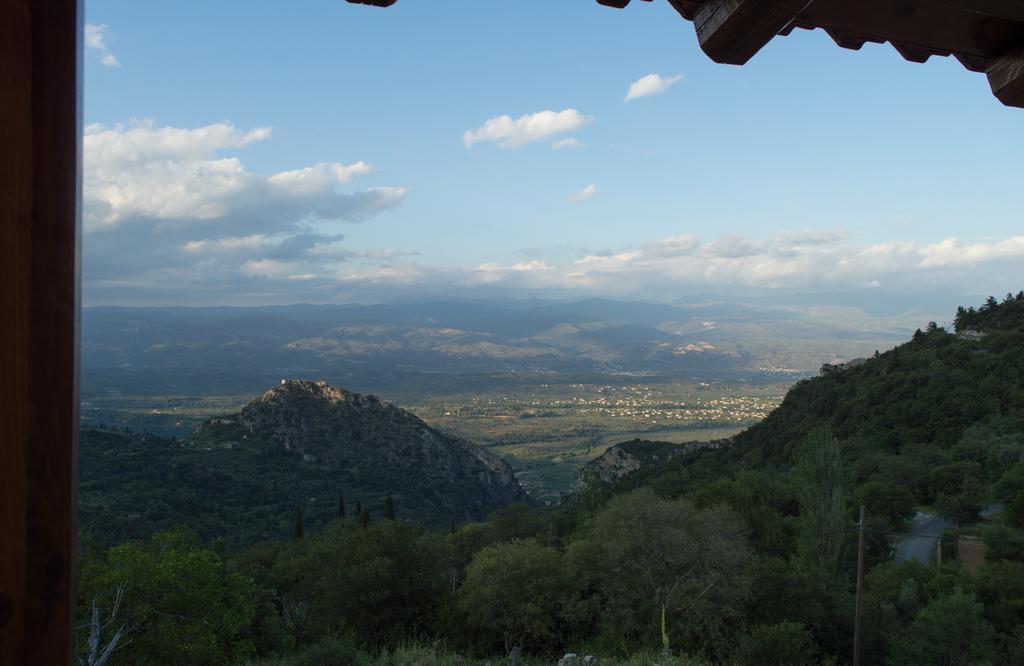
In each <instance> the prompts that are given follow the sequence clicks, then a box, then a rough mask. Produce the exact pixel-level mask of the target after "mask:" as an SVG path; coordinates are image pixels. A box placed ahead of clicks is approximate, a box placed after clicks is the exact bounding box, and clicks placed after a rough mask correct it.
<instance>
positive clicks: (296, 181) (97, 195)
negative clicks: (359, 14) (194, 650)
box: [83, 121, 407, 293]
mask: <svg viewBox="0 0 1024 666" xmlns="http://www.w3.org/2000/svg"><path fill="white" fill-rule="evenodd" d="M270 136H271V130H270V128H267V127H258V128H255V129H251V130H241V129H238V128H236V127H234V126H233V125H231V124H230V123H226V122H222V123H215V124H213V125H207V126H205V127H197V128H176V127H159V126H157V125H156V124H155V123H154V122H153V121H142V122H134V123H131V124H127V125H115V126H104V125H92V126H90V127H88V128H87V129H86V132H85V136H84V160H83V162H84V164H83V175H84V183H83V201H84V214H83V218H84V223H85V232H86V233H85V239H84V251H85V258H86V260H85V269H86V270H85V279H86V287H87V291H88V290H91V289H101V290H102V289H107V290H110V289H124V288H126V287H125V286H124V285H127V284H137V285H150V288H152V289H156V290H158V289H167V288H168V285H181V286H182V289H184V290H185V292H186V293H188V291H189V290H190V289H197V290H200V291H206V292H223V293H235V292H238V293H241V292H243V291H245V289H247V288H251V286H252V284H253V281H254V280H256V281H257V282H258V283H259V284H260V285H261V288H265V287H266V283H267V281H271V282H273V281H275V280H284V281H301V282H303V283H308V282H309V281H311V280H314V279H316V280H320V281H321V283H322V284H323V285H327V284H329V283H330V282H331V281H332V280H333V279H334V276H335V275H336V274H337V272H338V266H339V265H340V264H343V263H347V262H357V263H361V264H376V263H382V262H383V263H388V262H393V261H394V260H395V257H397V256H399V255H397V254H388V253H386V252H377V251H369V252H364V253H363V254H362V255H360V254H359V253H357V252H354V251H350V250H347V249H345V248H344V247H342V246H341V244H340V243H341V241H342V239H343V236H342V235H341V234H340V233H338V232H337V229H336V226H337V224H338V223H339V222H357V221H363V220H367V219H370V218H372V217H374V216H376V215H378V214H380V213H381V212H383V211H386V210H388V209H391V208H395V207H397V206H399V205H401V204H402V202H403V201H404V200H405V197H406V193H407V191H406V189H405V188H403V187H381V186H378V187H369V188H366V189H362V190H354V191H343V190H342V187H343V186H345V185H348V184H350V183H351V181H353V180H355V179H356V178H360V177H366V176H368V175H370V174H371V173H372V172H373V168H372V167H371V166H370V165H369V164H367V163H366V162H363V161H354V162H351V163H341V162H322V163H318V164H314V165H311V166H307V167H301V168H297V169H290V170H286V171H280V172H278V173H274V174H271V175H269V176H264V175H261V174H257V173H254V172H251V171H249V170H248V169H246V167H245V165H244V164H243V162H242V160H241V159H240V158H239V157H237V156H235V155H225V154H224V153H225V152H228V151H234V150H239V149H244V148H245V147H246V146H249V145H251V144H252V143H255V142H259V141H265V140H268V139H269V138H270ZM158 285H163V286H158ZM247 285H248V287H247ZM261 293H262V292H261Z"/></svg>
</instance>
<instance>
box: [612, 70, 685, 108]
mask: <svg viewBox="0 0 1024 666" xmlns="http://www.w3.org/2000/svg"><path fill="white" fill-rule="evenodd" d="M682 80H683V75H682V74H677V75H675V76H668V77H662V76H661V75H660V74H648V75H647V76H641V77H640V78H639V79H637V80H636V81H634V82H633V83H631V84H630V85H629V91H628V92H626V100H625V101H627V102H631V101H633V100H634V99H639V98H641V97H647V96H648V95H659V94H661V93H663V92H665V91H666V90H668V89H669V88H671V87H672V86H674V85H675V84H677V83H679V82H680V81H682Z"/></svg>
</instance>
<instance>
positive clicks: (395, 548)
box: [273, 520, 449, 647]
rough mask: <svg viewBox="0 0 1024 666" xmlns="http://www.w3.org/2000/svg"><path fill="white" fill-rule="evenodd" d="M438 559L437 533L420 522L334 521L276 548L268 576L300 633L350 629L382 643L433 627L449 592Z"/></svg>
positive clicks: (415, 636)
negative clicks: (357, 524) (360, 525)
mask: <svg viewBox="0 0 1024 666" xmlns="http://www.w3.org/2000/svg"><path fill="white" fill-rule="evenodd" d="M444 567H445V554H444V547H443V540H442V538H441V537H440V536H438V535H435V534H432V533H429V532H426V531H425V530H424V529H423V528H421V527H417V526H412V525H407V524H405V523H401V522H398V521H391V520H385V521H382V522H380V523H377V524H376V525H373V526H370V527H367V528H366V529H352V528H351V527H349V526H346V525H343V524H341V523H334V524H332V525H330V526H328V527H327V529H325V530H324V532H323V533H322V534H320V535H317V536H315V537H312V538H309V539H305V540H303V541H302V542H299V543H296V544H292V545H291V546H290V547H289V548H288V549H287V550H286V551H285V552H283V553H282V555H281V556H280V557H279V558H278V561H277V562H276V563H275V565H274V571H273V581H274V586H275V588H276V589H277V590H278V592H279V594H280V595H281V597H282V598H283V599H286V600H287V601H288V603H289V605H290V608H291V609H292V610H293V611H295V613H296V616H295V620H296V621H297V622H305V623H307V624H306V625H305V627H304V629H303V631H304V635H305V636H311V637H323V636H329V635H335V634H339V633H342V632H351V633H352V635H353V636H354V637H355V638H357V639H358V640H359V641H360V642H361V643H364V644H366V645H371V646H375V647H384V646H389V645H395V644H397V643H400V642H403V641H408V640H417V639H423V638H426V637H428V636H434V635H435V634H436V631H437V629H438V618H440V617H441V615H442V609H443V608H444V607H445V605H446V603H447V600H448V599H449V588H448V585H447V579H446V577H445V569H444Z"/></svg>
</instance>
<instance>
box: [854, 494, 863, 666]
mask: <svg viewBox="0 0 1024 666" xmlns="http://www.w3.org/2000/svg"><path fill="white" fill-rule="evenodd" d="M858 532H859V534H858V536H857V601H856V602H855V605H854V611H853V613H854V616H853V666H860V612H861V607H860V598H861V590H862V589H863V588H864V505H861V507H860V528H859V530H858Z"/></svg>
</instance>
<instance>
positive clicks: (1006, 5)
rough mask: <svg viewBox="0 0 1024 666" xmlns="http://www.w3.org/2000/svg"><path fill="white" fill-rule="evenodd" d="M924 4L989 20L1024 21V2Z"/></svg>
mask: <svg viewBox="0 0 1024 666" xmlns="http://www.w3.org/2000/svg"><path fill="white" fill-rule="evenodd" d="M922 4H926V5H938V6H941V7H948V8H949V9H956V10H959V11H962V12H966V13H968V14H976V15H978V16H984V17H988V18H998V19H1008V20H1010V21H1024V0H922Z"/></svg>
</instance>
